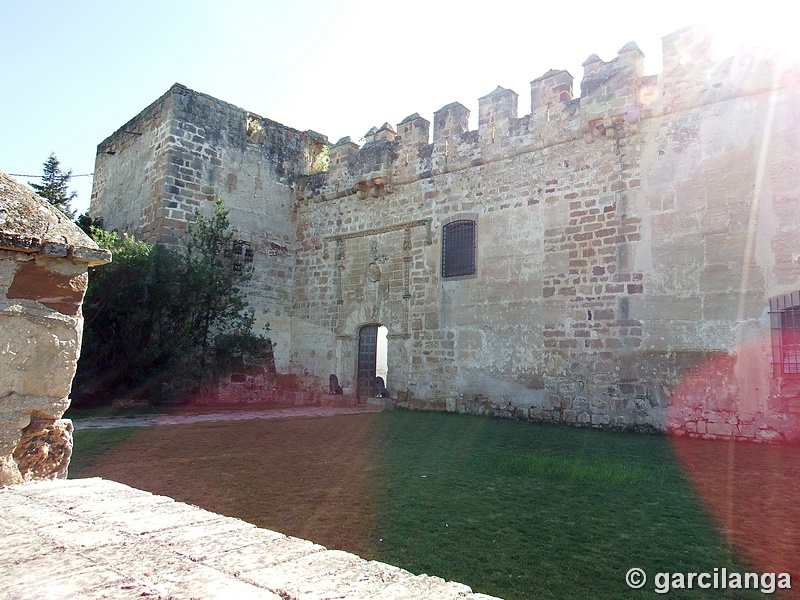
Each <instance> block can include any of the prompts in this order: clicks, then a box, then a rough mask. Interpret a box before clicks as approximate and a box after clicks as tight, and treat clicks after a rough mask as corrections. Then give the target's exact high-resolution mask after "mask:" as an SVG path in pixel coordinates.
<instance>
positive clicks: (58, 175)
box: [28, 154, 78, 219]
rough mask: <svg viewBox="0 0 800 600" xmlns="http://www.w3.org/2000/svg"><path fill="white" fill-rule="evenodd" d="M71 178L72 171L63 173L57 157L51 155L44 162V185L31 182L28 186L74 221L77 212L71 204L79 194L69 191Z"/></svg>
mask: <svg viewBox="0 0 800 600" xmlns="http://www.w3.org/2000/svg"><path fill="white" fill-rule="evenodd" d="M71 178H72V169H70V170H69V171H67V172H66V173H65V172H64V171H62V170H61V167H60V166H59V163H58V159H57V158H56V155H55V154H50V157H49V158H48V159H47V160H46V161H45V162H44V175H42V183H31V182H30V181H29V182H28V185H30V186H31V187H32V188H33V189H34V190H36V193H37V194H39V195H40V196H41V197H42V198H44V199H45V200H47V201H48V202H49V203H50V204H52V205H53V206H55V207H56V208H57V209H59V210H60V211H61V212H63V213H64V214H65V215H67V216H68V217H69V218H70V219H74V218H75V212H76V211H74V210H72V206H71V204H70V203H71V202H72V201H73V200H74V199H75V197H76V196H77V195H78V192H75V191H72V192H70V191H69V190H68V189H67V184H68V183H69V180H70V179H71Z"/></svg>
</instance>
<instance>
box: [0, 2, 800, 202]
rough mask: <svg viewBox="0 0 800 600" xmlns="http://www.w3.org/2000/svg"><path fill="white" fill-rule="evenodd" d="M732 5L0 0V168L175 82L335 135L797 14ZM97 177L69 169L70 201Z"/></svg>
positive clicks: (42, 152)
mask: <svg viewBox="0 0 800 600" xmlns="http://www.w3.org/2000/svg"><path fill="white" fill-rule="evenodd" d="M748 6H750V7H751V8H747V7H748ZM777 6H779V5H777ZM720 7H725V8H724V10H722V9H720ZM742 7H744V8H747V10H744V9H743V8H739V9H738V10H737V7H736V3H732V2H726V3H713V2H711V3H708V2H705V3H704V2H697V1H695V2H688V1H684V0H673V2H669V3H658V4H654V5H653V8H652V9H648V5H647V4H644V3H642V2H612V1H606V2H587V1H583V0H572V1H571V2H561V3H557V2H553V3H547V5H546V6H545V5H544V3H540V2H526V3H522V2H518V1H510V0H492V1H491V2H482V3H474V4H473V3H468V2H463V1H462V2H442V1H437V0H404V1H403V2H381V1H379V0H372V1H368V0H340V1H338V2H334V1H325V0H292V1H291V2H278V1H274V0H266V1H256V0H225V1H221V0H218V1H216V2H206V1H204V0H194V1H185V0H137V1H135V2H130V1H127V0H117V1H109V0H104V1H95V0H73V1H70V2H65V1H64V0H60V1H54V0H0V31H2V35H0V67H1V68H2V73H3V80H4V85H3V86H2V88H0V89H1V90H2V91H0V170H2V171H5V172H6V173H15V174H16V173H19V174H36V175H38V174H40V173H41V171H42V163H43V162H44V161H45V159H46V158H47V157H48V155H49V154H50V153H51V152H55V153H56V155H57V156H58V158H59V160H60V161H61V165H62V167H63V168H64V169H72V170H73V173H74V174H75V175H82V174H88V173H91V172H92V171H93V169H94V156H95V151H96V146H97V144H98V143H100V142H101V141H102V140H103V139H105V138H106V137H107V136H109V135H110V134H111V133H113V132H114V131H115V130H116V129H118V128H119V127H120V126H121V125H123V124H124V123H125V122H126V121H127V120H129V119H131V118H132V117H134V116H135V115H136V114H138V113H139V112H140V111H141V110H142V109H143V108H145V107H146V106H147V105H148V104H150V103H151V102H152V101H153V100H155V99H156V98H158V97H159V96H160V95H161V94H163V93H164V92H165V91H166V90H167V89H168V88H169V87H170V86H171V85H172V84H173V83H175V82H180V83H182V84H184V85H186V86H188V87H190V88H192V89H195V90H197V91H200V92H204V93H207V94H211V95H212V96H216V97H217V98H220V99H222V100H225V101H227V102H230V103H232V104H235V105H237V106H240V107H242V108H245V109H247V110H249V111H252V112H254V113H257V114H259V115H261V116H264V117H268V118H270V119H274V120H276V121H279V122H281V123H284V124H285V125H288V126H290V127H294V128H297V129H300V130H305V129H313V130H314V131H318V132H319V133H323V134H325V135H327V136H328V137H329V139H330V140H331V142H336V141H337V140H338V139H339V138H341V137H343V136H345V135H349V136H351V137H352V138H353V139H354V140H357V139H358V138H359V137H360V136H362V135H363V134H364V133H365V132H366V131H367V130H368V129H369V128H370V127H372V126H373V125H381V124H382V123H384V122H386V121H388V122H389V123H391V124H392V125H395V124H396V123H398V122H400V121H401V120H402V119H403V118H405V117H406V116H408V115H410V114H411V113H414V112H419V113H420V114H421V115H422V116H423V117H425V118H427V119H429V120H432V118H433V112H434V111H435V110H437V109H439V108H441V107H442V106H444V105H445V104H448V103H450V102H453V101H458V102H461V103H462V104H464V105H465V106H467V108H469V109H470V110H471V111H472V115H471V120H470V125H471V127H472V128H475V127H477V106H478V98H479V97H481V96H483V95H485V94H487V93H489V92H491V91H492V90H493V89H494V88H495V87H497V86H498V85H502V86H503V87H506V88H511V89H513V90H514V91H516V92H517V93H518V94H519V95H520V106H519V112H520V115H523V114H525V113H527V112H529V90H530V87H529V83H530V81H531V80H532V79H535V78H536V77H539V76H540V75H542V74H544V73H545V72H546V71H547V70H549V69H551V68H556V69H567V70H568V71H570V73H571V74H572V75H573V76H574V77H575V88H576V95H577V93H578V92H577V90H578V89H579V85H580V79H581V76H582V73H583V70H582V67H581V63H582V62H583V61H584V60H585V59H586V58H587V57H588V56H589V55H591V54H598V55H599V56H600V58H602V59H603V60H611V59H612V58H614V57H615V56H616V54H617V51H618V50H619V49H620V48H622V46H624V45H625V44H626V43H627V42H629V41H635V42H636V43H637V44H638V45H639V47H640V48H641V49H642V50H643V51H644V53H645V56H646V67H645V68H646V71H647V72H648V73H657V72H659V71H660V70H661V67H660V51H661V37H662V36H664V35H666V34H668V33H671V32H672V31H675V30H676V29H679V28H681V27H683V26H685V25H689V24H693V23H696V22H709V21H713V22H714V23H717V24H720V25H721V26H724V27H727V31H728V32H729V33H730V35H731V36H732V37H733V38H736V37H737V36H739V37H742V36H750V35H752V34H753V32H754V31H756V30H757V28H758V26H759V24H761V25H763V26H764V27H765V28H767V29H768V30H769V34H770V36H771V38H772V39H773V40H774V39H775V38H776V37H780V35H781V34H780V32H778V33H776V29H775V27H776V26H777V25H780V24H781V21H785V22H786V23H790V21H791V19H786V18H784V19H782V20H781V18H780V17H779V16H778V17H777V18H775V17H773V16H772V15H780V14H781V12H774V13H773V12H771V11H770V10H769V9H770V3H769V2H762V3H759V4H757V5H756V4H753V5H744V4H742ZM752 7H758V10H755V9H754V8H752ZM656 10H660V11H664V10H668V11H669V12H661V13H660V14H657V13H656V12H655V11H656ZM789 37H790V36H789V34H788V33H787V34H786V38H787V41H788V40H789ZM18 179H20V180H21V181H23V182H27V181H28V180H29V179H28V178H24V177H20V178H18ZM91 179H92V178H91V177H75V178H74V179H73V182H72V189H76V190H77V191H78V193H79V197H78V202H77V203H76V205H75V208H78V209H79V210H80V211H84V210H86V208H87V207H88V204H89V198H90V192H91Z"/></svg>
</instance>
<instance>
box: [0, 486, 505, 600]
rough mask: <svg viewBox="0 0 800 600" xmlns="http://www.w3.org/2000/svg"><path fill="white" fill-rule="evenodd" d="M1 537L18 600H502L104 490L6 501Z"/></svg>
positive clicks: (55, 490) (10, 493)
mask: <svg viewBox="0 0 800 600" xmlns="http://www.w3.org/2000/svg"><path fill="white" fill-rule="evenodd" d="M0 534H1V535H2V538H3V552H0V588H2V590H3V593H4V594H5V595H9V596H10V597H13V598H50V599H53V600H57V599H61V598H64V599H67V598H69V599H70V600H73V599H82V598H99V597H106V598H141V597H143V596H147V597H164V598H166V597H169V598H220V599H221V598H243V599H251V598H252V599H255V598H260V599H275V600H279V599H280V598H293V599H295V600H311V599H317V598H350V599H353V600H358V599H365V600H366V599H367V598H369V599H370V600H376V599H385V600H400V599H406V598H426V599H429V600H492V598H493V597H492V596H487V595H485V594H478V593H474V592H472V590H471V589H470V588H469V587H467V586H466V585H463V584H460V583H455V582H448V581H445V580H444V579H441V578H439V577H433V576H429V575H413V574H411V573H409V572H408V571H405V570H403V569H399V568H397V567H393V566H391V565H387V564H385V563H380V562H376V561H367V560H363V559H361V558H359V557H358V556H356V555H354V554H350V553H348V552H342V551H339V550H328V549H326V548H325V547H324V546H320V545H318V544H314V543H312V542H309V541H306V540H302V539H299V538H293V537H289V536H286V535H283V534H280V533H277V532H275V531H270V530H267V529H260V528H258V527H255V526H254V525H251V524H249V523H245V522H244V521H240V520H239V519H233V518H230V517H224V516H221V515H218V514H215V513H212V512H208V511H206V510H203V509H201V508H198V507H196V506H189V505H187V504H183V503H181V502H176V501H174V500H172V499H171V498H167V497H164V496H155V495H153V494H150V493H149V492H144V491H141V490H136V489H133V488H130V487H128V486H126V485H123V484H121V483H116V482H113V481H107V480H103V479H76V480H69V481H57V482H55V481H53V482H37V483H31V484H23V485H16V486H11V487H7V488H4V489H2V490H0Z"/></svg>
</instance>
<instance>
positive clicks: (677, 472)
mask: <svg viewBox="0 0 800 600" xmlns="http://www.w3.org/2000/svg"><path fill="white" fill-rule="evenodd" d="M112 431H116V432H119V431H120V430H82V431H78V432H76V433H75V440H76V442H75V443H76V449H75V455H76V460H78V461H80V459H79V458H78V457H80V456H81V455H82V454H83V453H86V454H88V455H91V456H92V457H93V458H92V460H91V461H90V464H87V465H85V466H81V465H80V462H79V463H78V466H77V467H73V468H71V476H73V477H74V476H95V475H97V476H103V477H107V478H110V479H114V480H117V481H121V482H123V483H126V484H128V485H132V486H134V487H139V488H143V489H147V490H149V491H152V492H154V493H158V494H165V495H168V496H171V497H173V498H175V499H177V500H181V501H184V502H190V503H192V504H197V505H200V506H202V507H204V508H207V509H209V510H212V511H215V512H220V513H222V514H226V515H230V516H235V517H239V518H242V519H244V520H247V521H250V522H252V523H255V524H257V525H259V526H262V527H267V528H270V529H275V530H277V531H281V532H283V533H286V534H289V535H295V536H299V537H303V538H307V539H311V540H313V541H315V542H317V543H321V544H324V545H326V546H329V547H332V548H340V549H344V550H349V551H352V552H356V553H358V554H360V555H361V556H363V557H365V558H374V559H380V560H384V561H386V562H389V563H391V564H395V565H398V566H401V567H403V568H406V569H409V570H410V571H412V572H414V573H423V572H424V573H429V574H432V575H438V576H441V577H445V578H447V579H454V580H457V581H461V582H464V583H466V584H468V585H470V586H472V587H473V589H475V590H476V591H480V592H484V593H489V594H493V595H497V596H501V597H504V598H509V599H512V598H567V597H576V598H588V597H592V598H619V597H660V596H659V595H656V594H654V591H653V590H654V587H653V584H652V582H651V583H649V584H648V585H646V586H645V588H644V589H643V590H640V591H637V592H634V591H632V590H630V589H628V588H627V587H626V585H625V573H626V572H627V570H628V569H630V568H632V567H640V568H642V569H644V570H645V571H646V572H647V573H648V575H650V577H651V579H652V577H653V576H654V575H655V574H656V573H658V572H713V571H714V569H715V568H718V569H722V568H727V569H728V570H729V571H739V572H745V571H746V570H748V569H747V568H746V566H745V565H744V564H743V563H742V562H740V561H739V559H738V558H737V556H736V555H735V554H734V553H733V551H732V550H731V546H730V545H729V544H728V542H727V541H726V538H725V537H724V535H722V534H721V533H720V532H719V530H718V529H717V528H716V526H715V523H714V520H713V519H712V518H710V517H709V513H708V512H707V511H706V508H705V506H704V505H703V502H701V501H700V498H699V497H698V495H697V494H695V493H694V491H693V488H692V485H691V484H690V483H689V480H687V477H686V476H685V475H684V472H683V469H682V466H681V462H680V461H679V460H677V458H676V455H675V453H674V452H673V448H672V447H671V445H670V442H669V440H668V439H667V438H666V437H651V436H642V435H627V434H615V433H609V432H599V431H593V430H577V429H570V428H564V427H558V426H550V425H542V424H534V423H519V422H513V421H502V420H491V419H481V418H476V417H467V416H460V415H449V414H441V413H413V412H402V411H399V412H395V413H379V414H364V415H352V416H338V417H329V418H313V419H287V420H253V421H237V422H231V423H226V422H216V423H196V424H188V425H174V426H157V427H149V428H142V429H139V430H135V431H133V432H129V431H127V430H126V432H125V433H124V434H123V433H118V435H119V436H120V437H119V439H117V440H116V441H114V440H113V439H110V438H108V437H107V436H109V435H113V434H111V433H110V432H112ZM702 453H703V452H702V451H701V454H702ZM679 454H680V452H679ZM759 456H761V455H759V454H758V452H754V454H753V458H752V459H751V461H750V464H749V466H747V469H755V470H757V471H758V470H763V469H764V468H769V469H778V470H786V469H790V468H793V469H795V471H794V472H795V473H796V472H797V471H796V467H797V463H796V462H794V461H796V457H795V455H787V456H783V455H781V456H782V458H780V459H777V458H775V459H774V460H772V459H770V460H771V462H769V461H768V464H766V465H765V464H764V463H763V461H760V459H759ZM780 461H783V462H780ZM787 461H788V462H787ZM739 476H746V474H740V475H739ZM709 481H711V482H713V481H715V480H713V479H709ZM727 481H728V480H724V481H720V482H717V484H713V483H711V484H710V485H711V487H712V488H714V487H719V486H720V485H723V484H724V485H725V486H726V489H728V487H729V486H728V484H727ZM793 489H794V488H787V490H788V492H787V493H788V495H789V496H790V497H791V498H792V499H793V500H794V501H795V503H794V506H797V502H796V500H797V499H798V498H797V494H796V493H795V491H793ZM701 495H702V497H703V498H704V499H705V498H706V494H705V493H702V494H701ZM709 502H710V504H709V506H710V507H711V511H712V512H714V513H715V514H716V509H715V508H714V504H713V502H711V501H709ZM736 506H739V508H740V509H742V508H745V505H744V504H736ZM787 506H788V505H787ZM747 510H748V511H752V505H750V507H749V508H747ZM786 510H787V511H789V512H790V513H791V514H789V513H787V512H779V513H775V514H774V515H773V516H774V517H776V518H780V519H795V520H796V519H797V515H798V509H797V508H794V509H790V508H787V509H786ZM792 510H793V512H792ZM733 514H734V516H733V517H730V518H731V519H732V520H733V521H735V520H736V519H737V517H736V515H737V514H740V513H738V512H736V511H734V513H733ZM771 518H772V517H765V519H771ZM772 525H773V526H772V528H771V529H769V531H772V532H778V529H779V525H778V524H777V523H773V524H772ZM734 539H735V536H734ZM796 539H797V538H796V537H795V538H794V540H795V543H796ZM751 543H752V544H763V543H765V540H764V539H763V538H756V537H752V538H749V541H746V543H745V545H744V546H745V547H741V548H739V549H740V551H741V553H742V554H741V556H743V557H745V558H747V559H749V560H754V561H755V560H756V559H755V558H754V557H755V556H756V555H757V553H755V554H754V553H752V552H750V551H749V550H750V549H749V548H748V547H747V546H748V544H751ZM787 543H789V542H787ZM770 548H771V545H769V544H767V545H766V546H764V547H763V548H761V549H760V550H759V551H760V552H761V553H762V554H769V553H770ZM789 548H790V549H796V546H791V545H790V546H789ZM786 556H787V560H788V561H789V562H788V563H786V562H780V563H774V564H781V565H783V564H789V563H791V562H792V561H794V564H793V565H790V566H787V567H786V569H789V568H793V569H795V570H796V566H797V558H796V557H797V556H798V555H797V552H794V554H793V555H792V556H791V557H789V554H786ZM754 564H756V565H759V566H760V565H761V564H762V563H760V562H755V563H754ZM763 564H766V563H763ZM698 594H702V597H704V598H709V597H716V598H758V597H761V594H759V593H757V592H753V591H752V590H749V591H748V590H719V591H714V590H702V591H700V590H698V589H696V588H695V589H693V590H684V591H681V590H676V591H673V592H672V593H671V594H670V597H674V598H692V597H698Z"/></svg>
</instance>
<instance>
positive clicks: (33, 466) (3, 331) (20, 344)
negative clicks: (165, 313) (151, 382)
mask: <svg viewBox="0 0 800 600" xmlns="http://www.w3.org/2000/svg"><path fill="white" fill-rule="evenodd" d="M0 207H2V208H0V485H6V484H9V483H17V482H20V481H23V480H30V479H43V478H44V479H46V478H52V477H62V478H63V477H66V471H67V465H68V464H69V459H70V455H71V453H72V424H71V423H70V422H69V420H63V419H61V416H62V415H63V414H64V411H65V410H66V409H67V407H68V406H69V398H68V396H69V392H70V387H71V385H72V377H73V376H74V375H75V369H76V366H77V361H78V356H79V353H80V346H81V334H82V332H83V314H82V312H81V304H82V302H83V295H84V292H85V291H86V284H87V281H88V277H87V269H88V267H89V266H94V265H101V264H103V263H107V262H109V261H110V260H111V254H110V253H109V252H108V250H103V249H100V248H98V247H97V244H95V243H94V241H92V240H91V239H90V238H89V237H88V236H87V235H86V234H85V233H84V232H83V231H81V230H80V229H79V228H78V227H76V226H75V225H74V224H73V223H72V222H70V220H69V219H68V218H67V217H66V216H65V215H64V214H63V213H61V212H60V211H59V210H57V209H55V208H54V207H53V206H51V205H50V204H49V203H48V202H46V201H45V200H43V199H42V198H39V197H38V196H36V195H35V194H34V193H33V191H32V190H31V189H29V188H27V187H25V186H24V185H22V184H20V183H18V182H17V181H15V180H14V179H12V178H10V177H9V176H7V175H6V174H5V173H0Z"/></svg>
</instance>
